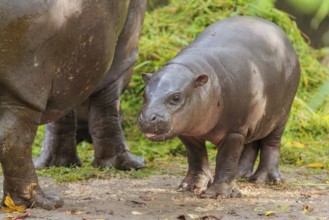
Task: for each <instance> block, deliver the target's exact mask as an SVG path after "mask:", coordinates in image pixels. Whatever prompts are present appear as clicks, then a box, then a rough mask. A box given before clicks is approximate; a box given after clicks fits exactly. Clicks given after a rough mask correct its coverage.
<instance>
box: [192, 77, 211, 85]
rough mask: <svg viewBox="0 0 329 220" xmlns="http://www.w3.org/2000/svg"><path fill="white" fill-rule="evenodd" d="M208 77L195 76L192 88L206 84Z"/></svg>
mask: <svg viewBox="0 0 329 220" xmlns="http://www.w3.org/2000/svg"><path fill="white" fill-rule="evenodd" d="M208 78H209V77H208V76H207V75H206V74H201V75H198V76H195V77H194V79H193V87H195V88H196V87H198V86H203V85H204V84H206V83H207V82H208Z"/></svg>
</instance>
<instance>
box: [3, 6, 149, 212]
mask: <svg viewBox="0 0 329 220" xmlns="http://www.w3.org/2000/svg"><path fill="white" fill-rule="evenodd" d="M138 3H140V5H137V4H138ZM131 4H133V5H135V6H134V7H133V6H131ZM0 8H1V11H2V12H6V13H0V39H1V41H0V51H1V53H0V103H1V105H0V147H1V148H0V161H1V165H2V169H3V173H4V190H3V198H5V196H6V195H7V194H9V195H10V196H11V197H12V198H13V199H14V202H15V204H16V205H22V204H24V205H26V206H31V205H32V204H33V207H41V208H44V209H49V210H50V209H54V208H57V207H60V206H62V205H63V201H62V199H61V198H60V197H58V196H54V195H48V194H46V193H44V192H43V191H41V188H40V186H39V184H38V178H37V176H36V173H35V168H34V165H33V161H32V153H31V145H32V143H33V140H34V137H35V134H36V130H37V126H38V125H40V124H45V123H49V122H52V121H56V120H58V124H56V123H55V124H50V125H49V126H47V133H48V135H47V137H46V140H45V142H48V143H51V145H52V146H50V147H49V148H47V147H46V148H47V149H46V152H51V155H54V153H53V152H54V151H55V152H60V154H62V153H63V152H65V154H67V155H66V156H65V157H58V158H55V159H53V158H51V163H56V164H66V163H68V161H69V163H72V164H73V163H75V164H78V163H79V159H78V157H77V156H76V150H75V144H76V140H75V138H72V136H75V134H74V132H73V130H74V127H75V125H74V124H73V122H74V121H75V116H74V112H72V111H73V110H72V109H74V108H75V107H76V106H78V105H80V104H82V103H83V102H84V101H85V100H87V99H88V98H89V101H90V113H89V124H90V126H91V129H90V130H91V132H90V133H91V134H92V137H93V141H94V143H95V147H96V149H95V163H96V166H98V164H100V165H99V166H102V165H103V164H106V165H108V164H115V165H114V166H117V167H121V168H122V167H123V168H125V167H129V166H134V165H135V164H133V163H134V162H136V161H137V163H140V164H141V163H142V162H141V158H137V159H136V158H134V157H133V156H132V155H131V154H130V153H129V151H128V148H127V146H126V145H125V142H124V136H123V135H121V136H120V134H122V133H120V132H121V130H120V129H121V127H120V126H119V125H118V123H114V122H113V123H110V124H107V123H108V121H109V120H113V121H116V120H115V119H116V117H117V111H114V110H113V109H114V106H118V101H117V100H118V97H119V94H120V93H121V89H122V88H124V85H126V83H127V81H129V76H128V75H129V74H130V73H131V72H129V71H131V67H132V65H133V63H134V62H135V59H136V58H135V56H137V48H135V47H136V44H133V43H130V36H129V37H128V36H124V32H125V31H128V33H129V30H127V29H126V24H127V23H129V22H132V21H128V20H131V19H128V18H127V17H129V15H130V13H133V14H135V15H136V13H137V14H139V13H141V14H140V15H139V16H138V17H135V20H134V22H136V26H137V27H134V26H133V25H131V27H132V29H133V30H132V31H133V32H134V33H135V31H136V30H135V29H134V28H136V29H138V30H139V29H140V25H141V24H140V22H141V21H142V20H143V19H142V17H143V15H144V12H143V10H145V2H144V1H136V2H135V1H132V3H130V1H128V0H127V1H125V0H122V1H111V0H100V1H97V2H94V1H93V2H91V1H80V0H77V1H64V0H54V1H47V2H45V1H41V0H28V1H24V3H22V1H17V0H11V1H1V3H0ZM135 10H141V12H137V11H135ZM128 38H129V39H128ZM131 40H132V41H135V40H138V37H136V38H134V37H133V38H131ZM121 42H122V43H124V42H126V43H127V47H120V45H119V44H120V43H121ZM129 45H130V46H132V47H133V48H134V49H132V48H130V46H129ZM118 48H121V49H118ZM124 54H127V56H125V55H124ZM128 54H131V55H128ZM121 55H122V56H121ZM123 57H125V58H127V59H123ZM117 59H123V60H122V63H118V62H117V61H116V60H117ZM112 61H113V65H112ZM109 82H113V83H112V84H109ZM114 103H115V104H114ZM104 109H108V111H106V112H105V110H104ZM104 116H105V118H106V119H105V120H100V118H103V117H104ZM108 129H111V130H112V129H114V132H113V133H115V135H116V137H117V139H116V140H114V141H113V143H118V144H116V145H115V146H112V145H107V147H106V149H105V145H104V142H106V140H105V138H106V139H108V137H109V136H108V134H107V132H108ZM103 131H104V132H103ZM65 133H66V134H65ZM54 134H56V135H58V137H56V136H54ZM64 134H65V135H68V136H69V138H67V139H65V141H63V139H64ZM111 134H112V133H111ZM94 138H95V140H94ZM98 142H99V143H100V144H99V143H98ZM59 143H61V144H63V146H62V147H63V148H66V147H67V148H68V149H67V150H65V149H62V148H61V147H58V145H59ZM96 145H97V146H96ZM55 155H56V153H55ZM127 158H128V159H127ZM47 159H48V158H47Z"/></svg>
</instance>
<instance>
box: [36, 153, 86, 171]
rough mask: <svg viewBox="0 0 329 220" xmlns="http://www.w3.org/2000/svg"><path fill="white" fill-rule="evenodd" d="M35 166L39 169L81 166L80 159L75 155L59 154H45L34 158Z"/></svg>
mask: <svg viewBox="0 0 329 220" xmlns="http://www.w3.org/2000/svg"><path fill="white" fill-rule="evenodd" d="M33 163H34V167H35V168H36V169H38V170H40V169H43V168H46V167H52V166H53V167H73V166H78V167H80V166H81V161H80V159H79V158H78V157H77V156H75V157H60V156H57V157H56V158H53V157H51V156H48V157H47V156H43V155H41V156H40V157H37V158H35V159H34V160H33Z"/></svg>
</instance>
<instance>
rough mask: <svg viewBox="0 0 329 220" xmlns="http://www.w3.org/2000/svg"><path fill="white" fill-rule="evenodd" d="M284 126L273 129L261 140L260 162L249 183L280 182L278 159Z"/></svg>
mask: <svg viewBox="0 0 329 220" xmlns="http://www.w3.org/2000/svg"><path fill="white" fill-rule="evenodd" d="M284 127H285V124H283V125H282V126H280V127H278V128H277V129H275V130H274V131H273V132H272V133H270V134H269V135H268V136H267V137H265V138H263V139H261V140H260V141H259V143H260V146H261V148H260V162H259V165H258V168H257V170H256V172H255V174H254V175H253V176H251V178H250V181H252V182H265V181H270V182H275V183H278V182H282V181H283V180H282V178H281V174H280V172H279V159H280V147H281V137H282V134H283V130H284Z"/></svg>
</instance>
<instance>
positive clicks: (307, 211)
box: [303, 205, 313, 214]
mask: <svg viewBox="0 0 329 220" xmlns="http://www.w3.org/2000/svg"><path fill="white" fill-rule="evenodd" d="M312 211H313V209H312V208H311V207H310V206H308V205H305V206H304V208H303V212H304V214H308V213H310V212H312Z"/></svg>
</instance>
